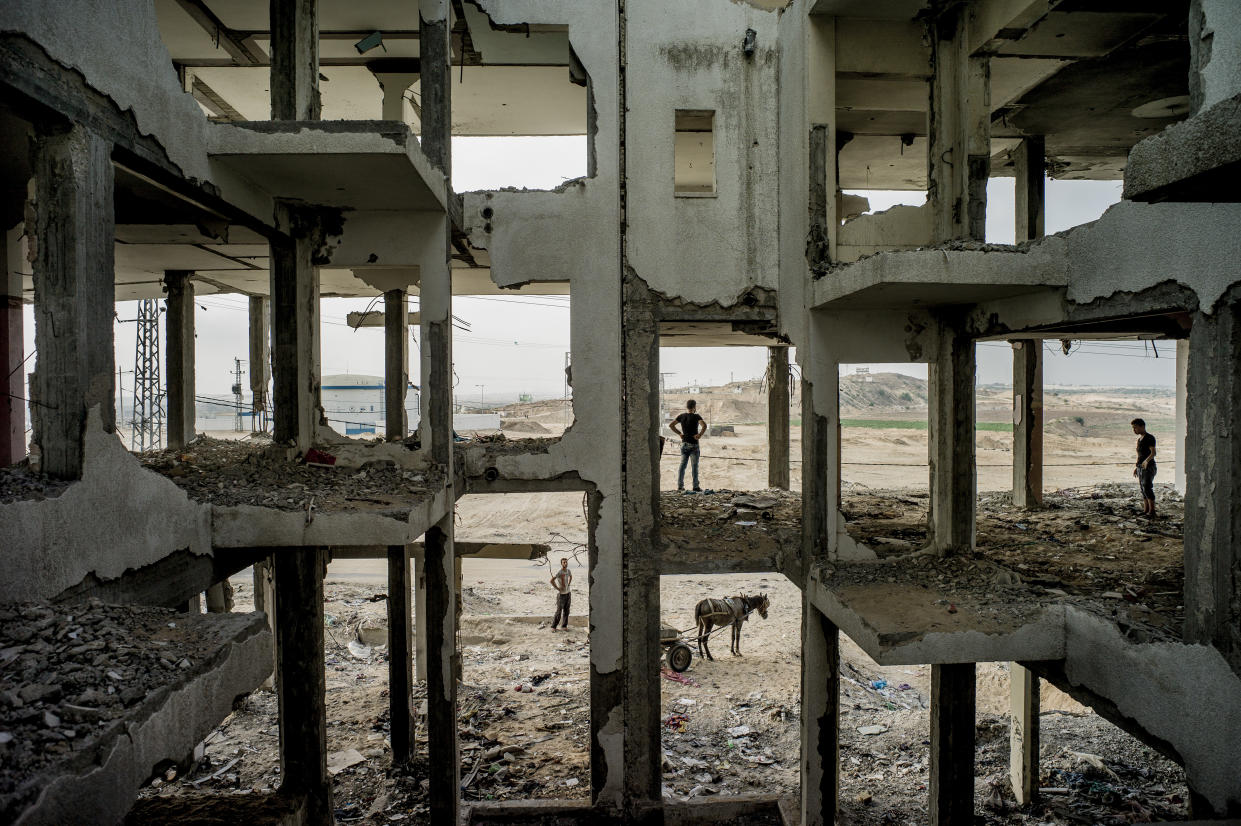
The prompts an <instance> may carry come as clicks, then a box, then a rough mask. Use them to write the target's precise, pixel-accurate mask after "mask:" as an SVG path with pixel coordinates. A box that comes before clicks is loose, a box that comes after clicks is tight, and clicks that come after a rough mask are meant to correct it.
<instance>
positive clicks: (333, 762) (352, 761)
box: [327, 749, 366, 777]
mask: <svg viewBox="0 0 1241 826" xmlns="http://www.w3.org/2000/svg"><path fill="white" fill-rule="evenodd" d="M365 762H366V758H365V757H363V756H362V752H360V751H358V750H357V749H345V750H344V751H333V752H329V753H328V756H327V770H328V774H331V775H332V776H333V777H335V776H336V775H338V774H340V773H341V772H343V771H344V770H345V769H347V768H349V767H350V766H356V765H358V764H359V763H365Z"/></svg>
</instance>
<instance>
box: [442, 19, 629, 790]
mask: <svg viewBox="0 0 1241 826" xmlns="http://www.w3.org/2000/svg"><path fill="white" fill-rule="evenodd" d="M480 5H481V6H482V8H483V11H485V12H487V14H489V15H490V16H491V18H492V20H493V21H494V22H495V23H497V24H502V25H504V24H511V25H516V24H521V23H530V24H537V23H548V24H561V25H563V24H567V25H568V27H569V43H570V46H571V48H572V50H573V54H574V55H576V56H577V58H578V60H579V61H580V62H581V65H582V67H583V69H584V70H585V72H586V74H587V78H588V80H587V83H588V90H589V95H588V101H589V105H591V106H593V112H592V113H588V117H587V122H588V124H591V125H592V127H591V134H590V136H589V138H588V139H589V140H590V146H589V148H588V152H589V153H590V157H591V163H590V164H589V168H590V170H591V172H592V174H591V176H590V177H589V178H585V179H582V180H577V181H571V182H569V183H567V184H566V185H564V186H562V187H560V188H559V189H558V190H555V191H551V192H526V191H520V192H519V191H511V190H508V191H502V192H471V193H466V194H465V196H464V199H463V200H464V205H463V214H464V221H465V224H466V229H467V231H468V232H469V235H470V242H471V244H473V245H475V246H477V247H481V248H485V249H487V250H488V252H489V254H490V257H491V277H492V280H494V281H495V282H496V283H497V284H498V285H500V286H502V287H505V286H519V285H521V284H523V283H527V282H532V281H568V282H569V289H570V293H571V295H572V299H573V308H572V316H571V320H570V348H571V351H572V354H573V376H572V386H573V415H574V421H575V423H574V425H573V426H572V427H571V428H570V429H569V430H568V431H566V433H565V434H564V437H563V438H562V439H561V440H560V442H559V443H558V444H556V445H553V446H552V447H550V448H549V449H548V450H547V452H546V453H542V454H537V455H526V456H513V457H501V458H500V460H499V465H498V469H499V471H500V473H501V474H502V475H503V476H505V477H507V478H510V479H522V478H528V479H554V478H557V477H559V476H561V475H563V474H567V473H572V472H575V471H576V474H577V475H580V477H581V479H583V480H586V481H587V482H588V483H591V484H593V485H594V486H595V492H594V493H592V494H591V500H592V506H591V512H592V516H594V515H596V514H597V522H595V523H594V524H591V525H589V526H588V527H589V528H590V530H591V538H592V548H591V561H592V565H591V582H590V603H591V605H590V615H591V618H592V623H593V624H592V627H591V632H590V667H591V695H592V696H591V707H592V713H591V717H592V720H591V731H592V740H593V742H592V745H591V763H592V770H591V773H592V790H591V791H592V797H593V798H594V800H595V802H597V803H598V804H599V805H601V806H605V807H609V808H618V807H620V806H621V805H622V798H623V795H624V782H623V780H624V770H625V748H624V736H625V724H624V709H623V704H622V703H623V693H622V689H623V683H622V679H621V677H622V673H623V672H622V668H623V663H624V650H623V639H622V631H623V629H622V625H621V623H620V622H617V621H616V618H617V617H618V616H619V615H620V613H621V609H622V605H621V603H622V595H623V585H622V583H623V564H622V559H623V548H622V512H621V440H620V439H618V438H617V434H619V433H620V432H621V411H622V409H623V402H622V400H621V397H620V387H621V377H620V363H621V236H620V232H621V216H620V188H619V171H620V162H621V161H620V158H621V156H620V140H619V123H620V122H619V112H620V98H619V89H620V85H619V84H620V76H619V71H618V67H617V46H616V44H617V42H618V37H619V35H618V18H617V11H616V7H615V6H614V5H613V4H612V3H610V2H608V1H607V0H590V2H579V3H572V4H565V3H561V2H557V1H556V0H505V2H497V0H482V2H481V3H480ZM592 521H594V520H592ZM598 618H606V620H605V621H598Z"/></svg>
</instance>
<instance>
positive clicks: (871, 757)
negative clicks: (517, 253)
mask: <svg viewBox="0 0 1241 826" xmlns="http://www.w3.org/2000/svg"><path fill="white" fill-rule="evenodd" d="M979 395H980V418H981V419H982V420H984V421H986V420H988V418H987V417H988V416H990V417H991V418H990V420H992V421H995V420H1004V418H1005V417H1006V416H1008V415H1009V412H1008V411H1009V408H1008V406H1007V405H1008V402H1007V400H1006V398H1005V397H1004V396H1003V394H996V393H993V394H991V395H990V396H988V394H987V393H986V392H983V391H981V390H980V394H979ZM1143 404H1144V405H1146V406H1145V407H1143V408H1142V412H1144V413H1145V414H1146V418H1147V419H1148V421H1149V422H1151V423H1152V429H1153V430H1155V432H1156V433H1157V435H1159V436H1160V457H1159V458H1160V466H1161V481H1170V479H1171V476H1172V469H1173V463H1174V458H1175V457H1173V456H1172V455H1171V453H1172V451H1171V448H1172V439H1171V437H1170V436H1171V426H1170V424H1169V423H1168V422H1167V421H1166V419H1167V417H1169V416H1170V414H1171V409H1170V406H1169V405H1168V404H1167V400H1166V399H1163V397H1159V398H1152V399H1143ZM988 405H990V407H988ZM1047 405H1048V411H1049V412H1048V416H1047V418H1048V426H1047V435H1046V441H1045V450H1046V458H1045V461H1046V464H1047V472H1046V475H1045V481H1046V485H1047V487H1048V488H1049V489H1052V490H1054V489H1059V488H1064V487H1075V486H1081V485H1088V484H1094V483H1098V482H1109V481H1111V482H1118V483H1127V482H1129V481H1130V479H1129V476H1128V473H1129V469H1128V467H1127V464H1128V463H1129V462H1130V461H1131V459H1130V453H1131V451H1132V443H1133V436H1132V434H1130V433H1128V432H1127V427H1126V426H1125V422H1127V421H1128V418H1130V417H1131V415H1132V414H1133V413H1134V407H1133V400H1132V399H1131V398H1128V397H1126V396H1125V395H1124V394H1119V395H1116V394H1111V395H1109V394H1108V393H1096V394H1094V395H1090V394H1083V393H1076V392H1075V393H1067V394H1066V395H1065V396H1064V397H1063V398H1062V399H1058V398H1057V397H1056V396H1055V395H1049V397H1048V400H1047ZM1161 405H1162V406H1161ZM552 415H554V414H552ZM845 415H846V416H849V415H853V416H855V417H857V418H889V419H890V418H897V417H900V416H902V415H903V416H905V417H907V418H918V417H919V416H920V417H921V418H922V419H923V420H925V409H923V410H922V411H920V412H919V411H904V410H902V411H860V412H859V411H850V412H847V413H846V414H845ZM1077 417H1080V418H1081V420H1082V421H1080V422H1079V421H1077ZM794 420H795V421H796V413H794ZM548 424H549V426H551V425H553V424H554V422H551V423H548ZM736 430H737V436H736V437H718V438H711V439H706V440H704V441H703V444H702V453H703V461H702V468H701V473H702V484H703V486H704V487H709V488H713V489H730V490H756V489H762V488H765V487H766V482H767V468H766V463H765V453H766V449H765V439H766V432H765V426H763V425H754V424H749V425H747V424H741V425H739V426H737V427H736ZM1165 435H1166V436H1167V438H1164V437H1165ZM1010 446H1011V437H1010V436H1009V434H1007V433H1003V432H995V431H980V432H979V434H978V462H979V488H980V490H982V491H995V490H1003V489H1007V488H1008V487H1009V485H1010V484H1011V465H1010V461H1011V448H1010ZM675 452H676V445H675V444H669V445H668V446H667V449H666V452H665V456H664V458H663V460H662V463H661V471H660V485H661V487H662V488H663V489H665V490H667V489H671V488H673V487H675V482H676V479H675V475H676V461H677V457H676V455H675ZM842 454H843V459H844V462H845V464H844V467H843V474H842V475H843V478H844V480H845V481H846V482H850V483H855V485H869V486H874V487H876V488H904V489H906V490H909V491H918V490H925V487H926V477H925V474H926V468H925V463H926V432H925V431H919V430H891V429H884V430H878V429H869V428H846V429H845V431H844V444H843V448H842ZM792 456H793V458H794V460H796V459H798V458H799V457H800V428H797V427H794V429H793V445H792ZM792 467H793V487H794V489H797V487H798V486H799V484H800V463H797V462H796V461H795V463H794V464H793V466H792ZM582 504H583V503H582V495H581V494H573V493H561V494H504V495H488V496H466V497H465V498H463V499H462V500H461V501H460V502H459V503H458V508H457V513H458V525H457V536H458V538H460V539H463V540H500V541H512V542H550V543H551V544H552V546H553V553H552V560H553V561H555V560H558V559H559V558H560V557H561V556H568V557H569V558H570V559H571V560H572V562H571V569H572V570H573V571H574V573H575V575H576V580H575V583H574V592H575V593H574V615H575V617H574V625H573V626H572V627H571V628H570V630H569V631H567V632H552V631H551V630H550V629H549V628H548V627H547V624H548V621H549V618H550V616H549V615H550V613H551V611H552V608H553V607H554V599H553V594H552V591H551V588H550V586H549V585H548V583H547V578H548V577H549V575H550V571H549V568H548V567H547V563H546V562H539V563H530V562H522V561H510V560H503V561H502V560H478V559H467V560H466V561H465V562H464V563H463V580H462V584H463V595H462V601H463V609H464V610H463V618H462V624H461V637H460V645H461V651H462V660H463V682H462V686H461V690H460V697H459V711H460V714H459V720H460V733H461V748H462V764H461V772H462V777H463V780H464V781H466V788H465V791H464V792H463V795H464V797H465V799H466V800H467V801H473V800H482V799H505V798H522V797H551V798H575V799H586V798H587V797H588V795H589V783H590V778H589V761H588V737H589V667H588V663H589V659H588V658H589V637H588V634H587V631H586V628H585V616H584V615H585V613H586V609H587V588H588V582H587V575H586V567H585V566H586V559H585V553H584V550H583V548H584V543H585V541H586V525H585V520H584V516H583V508H582ZM234 584H235V588H236V591H237V600H238V608H239V609H246V608H248V606H249V605H250V604H252V602H251V599H252V594H251V588H250V582H249V580H248V578H247V576H246V575H244V574H243V575H241V576H239V577H236V578H234ZM385 589H386V563H384V562H381V561H378V560H375V561H365V560H341V561H337V562H334V563H332V565H331V566H330V568H329V571H328V580H327V583H326V586H325V591H326V599H325V606H324V607H325V612H326V614H327V623H328V627H327V640H326V642H327V645H326V651H325V662H326V668H327V690H328V693H327V696H328V719H329V728H328V748H329V751H330V752H331V753H332V754H333V755H334V756H333V765H334V766H335V765H340V764H343V763H352V765H349V766H347V767H344V768H341V769H340V770H339V773H337V774H335V775H334V777H335V780H334V784H335V805H336V807H337V820H338V822H342V823H343V822H364V823H377V824H378V823H393V822H406V823H425V822H428V812H427V808H426V790H425V785H424V782H423V780H422V778H424V777H425V760H426V741H425V736H426V732H425V726H424V725H420V727H419V731H418V747H419V750H420V752H419V754H420V757H419V759H418V760H416V761H415V762H414V764H413V765H412V766H411V767H409V768H405V769H394V768H392V767H391V761H390V759H389V755H388V751H387V745H386V737H387V724H388V721H387V702H388V701H387V696H386V689H387V676H386V671H387V663H386V652H385V649H384V647H383V646H382V644H374V643H377V642H381V641H382V639H383V635H384V628H385V623H386V620H385V618H384V611H385V604H384V602H382V601H378V602H372V601H370V599H371V598H372V597H373V596H375V595H378V594H383V593H384V592H385ZM739 592H748V593H763V594H767V595H768V596H769V598H770V600H771V608H770V611H769V617H768V619H766V620H763V619H760V618H758V617H757V616H755V617H752V618H751V619H750V620H749V621H748V622H747V623H746V625H745V627H744V630H743V636H742V651H743V656H741V657H734V656H731V655H729V653H728V640H727V631H725V632H724V634H722V635H720V636H718V637H716V638H714V639H713V652H714V653H715V654H716V659H715V661H713V662H709V661H706V660H703V659H700V658H698V656H697V654H696V652H695V657H694V660H693V664H692V666H691V668H690V670H689V671H687V672H686V673H685V675H684V677H685V678H687V681H686V682H682V681H674V680H673V679H670V678H669V677H668V676H661V678H660V684H661V686H662V689H663V690H662V708H661V710H660V719H661V721H663V722H664V726H663V729H662V730H663V747H664V793H665V795H666V796H668V797H670V798H677V799H686V798H691V797H699V796H704V795H715V794H739V793H746V792H763V793H772V794H790V795H795V794H796V793H797V790H798V753H799V752H798V749H799V729H800V708H799V706H800V684H801V669H800V635H801V627H800V623H801V596H800V593H799V591H798V589H797V588H796V586H794V585H793V584H792V583H790V582H789V581H787V580H785V579H784V578H783V577H781V576H779V575H776V574H770V575H716V576H667V577H664V578H663V579H662V581H661V585H660V594H659V599H660V605H661V611H660V614H661V619H662V620H663V621H664V623H665V624H667V625H671V626H673V627H675V628H678V629H683V628H687V627H689V626H690V625H692V617H693V609H694V605H695V604H696V603H697V601H698V600H700V599H702V598H704V597H724V596H731V595H733V594H736V593H739ZM362 641H369V642H370V643H372V644H371V645H367V646H361V645H360V642H362ZM841 652H842V678H843V681H842V682H843V685H842V693H841V729H842V734H841V757H840V759H841V799H842V809H843V816H842V822H845V823H853V824H923V823H925V822H927V812H926V794H927V792H926V784H927V782H928V780H929V767H928V734H929V718H928V705H929V702H928V696H929V676H930V669H929V668H927V667H889V668H884V667H880V666H878V665H876V664H875V663H874V662H873V661H871V660H870V659H869V658H868V657H867V656H866V655H865V654H864V653H863V652H862V651H861V650H859V649H858V648H857V647H856V646H854V645H853V644H852V643H851V642H850V641H849V640H848V639H847V638H844V639H842V648H841ZM650 667H651V668H652V669H653V670H654V669H656V668H659V667H660V664H659V663H651V664H650ZM517 687H528V688H529V689H530V691H528V692H527V691H515V690H514V689H515V688H517ZM1008 692H1009V687H1008V664H1007V663H984V664H980V665H979V666H978V723H977V738H978V751H977V765H976V778H977V779H976V799H977V801H978V809H977V811H978V814H979V818H980V820H979V822H985V823H994V824H1000V823H1021V824H1025V823H1029V824H1033V823H1058V824H1068V823H1102V824H1113V823H1116V824H1119V823H1132V822H1142V821H1146V820H1181V819H1184V818H1185V816H1186V806H1185V798H1186V790H1185V786H1184V776H1183V773H1182V771H1181V770H1180V769H1179V768H1178V767H1176V766H1175V765H1173V764H1171V763H1169V762H1168V761H1166V760H1164V759H1163V758H1162V757H1160V756H1159V755H1157V754H1156V753H1154V752H1153V751H1151V750H1150V749H1148V748H1146V747H1145V746H1143V745H1141V744H1140V743H1138V742H1137V741H1135V740H1134V739H1133V738H1131V737H1129V736H1128V735H1126V734H1124V733H1123V732H1121V731H1120V730H1118V729H1116V728H1114V727H1113V726H1111V725H1110V724H1108V723H1106V722H1104V721H1103V720H1102V719H1101V718H1099V717H1097V716H1095V715H1094V714H1093V713H1091V712H1090V711H1089V710H1088V709H1085V708H1083V707H1082V706H1080V705H1078V704H1077V703H1076V702H1074V701H1073V700H1072V699H1071V698H1069V697H1067V696H1065V695H1063V694H1061V693H1059V692H1058V691H1056V690H1055V689H1053V688H1051V687H1050V686H1046V685H1044V687H1043V705H1042V709H1043V713H1042V718H1041V726H1042V748H1041V768H1042V776H1041V778H1040V779H1041V783H1042V785H1043V786H1045V787H1054V788H1056V789H1060V790H1063V791H1062V792H1056V793H1049V794H1046V795H1044V796H1043V798H1042V801H1041V802H1039V803H1036V804H1035V805H1033V806H1028V807H1025V808H1023V809H1021V810H1015V809H1014V805H1013V801H1012V796H1011V792H1010V790H1009V787H1008V780H1007V776H1008V749H1009V744H1008V716H1007V710H1008ZM415 695H416V697H417V698H421V697H422V696H424V695H423V694H422V688H421V687H418V688H417V689H416V690H415ZM277 744H278V728H277V723H276V699H275V696H274V695H273V694H271V693H270V692H265V691H259V692H256V693H254V694H253V695H251V696H250V697H249V698H248V699H246V700H245V701H244V702H243V703H242V704H241V705H240V707H239V708H238V710H237V711H236V712H235V713H234V714H233V715H232V716H230V717H229V718H228V719H227V720H225V721H224V723H223V724H222V725H221V726H220V727H219V728H218V730H217V732H215V733H214V734H213V735H212V737H211V738H209V741H208V746H207V753H208V760H207V761H206V762H205V763H204V764H202V765H200V766H198V767H196V768H195V769H193V771H192V772H191V773H189V774H187V775H184V776H183V777H181V778H177V779H176V780H174V781H173V782H170V783H167V782H163V781H162V780H161V781H160V782H159V783H158V784H157V785H155V786H152V787H150V788H148V789H147V790H146V792H145V794H148V795H176V794H181V793H184V792H185V791H187V790H188V789H189V783H188V782H183V781H186V780H194V781H197V780H200V779H201V778H205V777H208V776H210V775H212V774H213V773H215V772H217V771H219V769H220V768H221V767H223V766H228V768H227V770H226V771H224V772H222V773H221V774H220V775H219V777H217V778H215V779H213V780H210V781H207V782H206V783H203V784H202V789H216V790H218V791H221V792H224V793H230V792H231V793H236V794H244V793H247V791H248V790H252V789H267V788H272V787H275V786H277V785H278V784H279V774H278V752H277ZM234 760H235V761H236V762H235V763H232V765H228V764H229V763H230V762H231V761H234Z"/></svg>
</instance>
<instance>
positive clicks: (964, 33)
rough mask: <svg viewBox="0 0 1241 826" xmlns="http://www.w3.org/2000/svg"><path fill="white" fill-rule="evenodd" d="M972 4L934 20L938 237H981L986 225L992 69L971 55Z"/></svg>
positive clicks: (932, 160)
mask: <svg viewBox="0 0 1241 826" xmlns="http://www.w3.org/2000/svg"><path fill="white" fill-rule="evenodd" d="M972 17H973V7H972V6H970V5H965V4H959V5H953V6H951V7H949V8H947V9H945V10H944V11H942V12H940V13H939V14H938V15H936V16H935V17H933V18H932V20H931V32H932V37H931V50H932V60H931V65H932V66H933V67H934V70H935V71H934V74H933V75H932V76H931V102H930V118H929V124H928V125H929V130H930V131H929V139H928V146H929V185H928V192H927V197H928V200H929V201H930V202H931V208H932V210H933V212H934V227H935V240H936V241H939V242H942V241H950V240H954V239H973V240H977V241H981V240H983V239H984V238H985V236H986V228H987V178H988V177H989V176H990V174H991V67H990V58H989V57H988V56H987V55H977V56H975V55H972V54H970V46H969V26H970V22H971V19H972Z"/></svg>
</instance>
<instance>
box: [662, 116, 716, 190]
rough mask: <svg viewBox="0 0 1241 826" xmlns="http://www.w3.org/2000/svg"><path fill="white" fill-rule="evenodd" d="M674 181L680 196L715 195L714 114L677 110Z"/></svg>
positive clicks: (673, 185)
mask: <svg viewBox="0 0 1241 826" xmlns="http://www.w3.org/2000/svg"><path fill="white" fill-rule="evenodd" d="M672 181H673V184H672V187H673V193H674V194H675V195H677V196H681V197H689V198H692V197H701V196H711V195H714V194H715V112H713V111H711V110H709V109H678V110H676V134H675V137H674V140H673V164H672Z"/></svg>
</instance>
